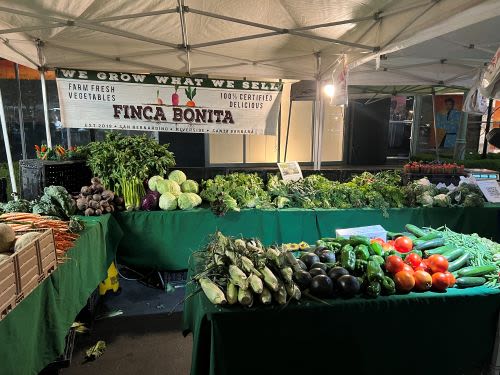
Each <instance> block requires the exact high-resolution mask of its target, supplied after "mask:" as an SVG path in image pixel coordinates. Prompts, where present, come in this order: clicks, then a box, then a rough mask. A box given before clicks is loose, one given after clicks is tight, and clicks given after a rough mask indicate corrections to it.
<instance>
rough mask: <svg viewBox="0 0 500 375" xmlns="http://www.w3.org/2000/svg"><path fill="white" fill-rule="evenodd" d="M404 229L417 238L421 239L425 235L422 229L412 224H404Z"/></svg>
mask: <svg viewBox="0 0 500 375" xmlns="http://www.w3.org/2000/svg"><path fill="white" fill-rule="evenodd" d="M405 229H406V230H407V231H408V232H410V233H412V234H414V235H415V236H417V237H423V236H425V234H426V233H425V232H424V231H423V230H422V229H420V228H419V227H417V226H416V225H413V224H406V225H405Z"/></svg>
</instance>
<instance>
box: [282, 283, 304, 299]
mask: <svg viewBox="0 0 500 375" xmlns="http://www.w3.org/2000/svg"><path fill="white" fill-rule="evenodd" d="M285 289H286V292H287V294H288V295H289V296H290V297H291V298H294V299H296V300H297V301H298V300H300V298H301V297H302V293H301V291H300V289H299V287H298V286H297V285H295V284H294V283H286V284H285Z"/></svg>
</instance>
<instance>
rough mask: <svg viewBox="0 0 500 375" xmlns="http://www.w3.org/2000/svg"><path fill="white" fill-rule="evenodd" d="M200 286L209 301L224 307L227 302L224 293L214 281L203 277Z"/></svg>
mask: <svg viewBox="0 0 500 375" xmlns="http://www.w3.org/2000/svg"><path fill="white" fill-rule="evenodd" d="M200 285H201V289H203V292H204V293H205V295H206V296H207V298H208V300H209V301H210V302H212V303H213V304H214V305H223V304H225V303H226V302H227V300H226V296H225V295H224V292H223V291H222V290H221V289H220V288H219V286H218V285H217V284H215V283H214V282H213V281H212V280H210V279H207V278H206V277H202V278H201V279H200Z"/></svg>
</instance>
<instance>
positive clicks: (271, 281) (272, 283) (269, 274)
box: [260, 267, 279, 292]
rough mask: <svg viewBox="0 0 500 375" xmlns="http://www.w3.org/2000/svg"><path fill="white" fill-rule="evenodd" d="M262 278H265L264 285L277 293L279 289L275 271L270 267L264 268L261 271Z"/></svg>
mask: <svg viewBox="0 0 500 375" xmlns="http://www.w3.org/2000/svg"><path fill="white" fill-rule="evenodd" d="M260 272H261V273H262V276H263V277H264V283H265V284H266V286H267V287H268V288H269V289H271V290H272V291H273V292H277V291H278V289H279V284H278V279H277V278H276V276H274V273H273V271H271V270H270V269H269V268H268V267H263V268H261V269H260Z"/></svg>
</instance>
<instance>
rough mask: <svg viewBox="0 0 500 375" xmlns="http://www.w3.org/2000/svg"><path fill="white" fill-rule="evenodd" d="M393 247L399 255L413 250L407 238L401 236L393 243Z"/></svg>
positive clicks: (411, 243)
mask: <svg viewBox="0 0 500 375" xmlns="http://www.w3.org/2000/svg"><path fill="white" fill-rule="evenodd" d="M394 247H395V248H396V250H397V251H399V252H400V253H408V252H410V251H411V249H413V242H412V241H411V240H410V239H409V238H408V237H405V236H401V237H398V238H397V239H396V241H394Z"/></svg>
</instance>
